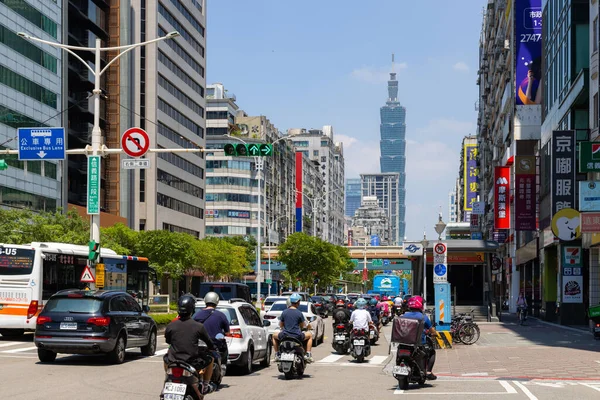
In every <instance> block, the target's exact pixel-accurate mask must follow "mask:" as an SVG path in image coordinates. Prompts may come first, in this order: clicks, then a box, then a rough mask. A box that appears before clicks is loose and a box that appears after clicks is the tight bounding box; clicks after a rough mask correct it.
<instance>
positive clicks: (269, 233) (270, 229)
mask: <svg viewBox="0 0 600 400" xmlns="http://www.w3.org/2000/svg"><path fill="white" fill-rule="evenodd" d="M285 217H287V216H286V215H281V216H279V217H277V218H276V219H275V220H273V221H271V223H270V224H268V225H269V230H268V231H267V240H268V241H269V274H268V275H269V279H270V280H271V282H270V283H269V284H268V285H269V289H268V291H267V293H268V294H269V296H270V295H271V285H272V283H273V277H272V276H271V248H270V247H271V246H270V244H271V231H272V230H273V226H274V224H275V222H277V221H279V220H280V219H281V218H285Z"/></svg>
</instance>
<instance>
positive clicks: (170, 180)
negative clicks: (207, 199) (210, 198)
mask: <svg viewBox="0 0 600 400" xmlns="http://www.w3.org/2000/svg"><path fill="white" fill-rule="evenodd" d="M156 172H157V180H158V181H159V182H161V183H164V184H165V185H169V186H171V187H172V188H175V189H177V190H180V191H182V192H184V193H187V194H191V195H192V196H194V197H198V198H199V199H202V198H204V189H202V188H201V187H198V186H196V185H192V184H191V183H189V182H186V181H184V180H182V179H180V178H177V177H175V176H173V175H171V174H169V173H168V172H165V171H163V170H161V169H158V170H157V171H156ZM209 179H210V178H209Z"/></svg>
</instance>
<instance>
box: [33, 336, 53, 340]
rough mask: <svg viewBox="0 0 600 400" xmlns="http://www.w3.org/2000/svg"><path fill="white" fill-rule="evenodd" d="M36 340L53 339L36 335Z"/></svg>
mask: <svg viewBox="0 0 600 400" xmlns="http://www.w3.org/2000/svg"><path fill="white" fill-rule="evenodd" d="M35 338H36V339H52V336H40V335H35Z"/></svg>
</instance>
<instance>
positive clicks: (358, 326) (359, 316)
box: [350, 297, 373, 333]
mask: <svg viewBox="0 0 600 400" xmlns="http://www.w3.org/2000/svg"><path fill="white" fill-rule="evenodd" d="M354 307H355V310H354V311H352V315H350V322H351V323H352V329H353V331H352V332H354V330H365V331H367V333H368V331H369V327H370V326H371V325H373V320H372V319H371V313H370V312H369V311H367V310H366V307H367V301H366V300H365V299H363V298H362V297H361V298H360V299H358V300H356V302H355V303H354Z"/></svg>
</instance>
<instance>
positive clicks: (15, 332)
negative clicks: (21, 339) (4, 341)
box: [0, 329, 25, 337]
mask: <svg viewBox="0 0 600 400" xmlns="http://www.w3.org/2000/svg"><path fill="white" fill-rule="evenodd" d="M24 334H25V329H0V335H2V336H4V337H17V336H23V335H24Z"/></svg>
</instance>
